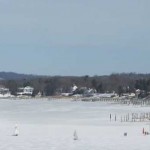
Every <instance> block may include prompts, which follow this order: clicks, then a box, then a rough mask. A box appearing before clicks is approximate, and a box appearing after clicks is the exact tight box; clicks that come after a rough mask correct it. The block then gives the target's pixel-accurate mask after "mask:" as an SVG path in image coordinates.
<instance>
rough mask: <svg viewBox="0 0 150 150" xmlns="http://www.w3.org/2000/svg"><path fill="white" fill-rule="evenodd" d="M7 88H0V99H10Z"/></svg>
mask: <svg viewBox="0 0 150 150" xmlns="http://www.w3.org/2000/svg"><path fill="white" fill-rule="evenodd" d="M12 96H13V95H11V93H10V91H9V89H8V88H5V87H0V98H7V97H12Z"/></svg>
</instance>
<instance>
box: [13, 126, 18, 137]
mask: <svg viewBox="0 0 150 150" xmlns="http://www.w3.org/2000/svg"><path fill="white" fill-rule="evenodd" d="M18 135H19V129H18V125H17V124H16V125H15V132H14V136H18Z"/></svg>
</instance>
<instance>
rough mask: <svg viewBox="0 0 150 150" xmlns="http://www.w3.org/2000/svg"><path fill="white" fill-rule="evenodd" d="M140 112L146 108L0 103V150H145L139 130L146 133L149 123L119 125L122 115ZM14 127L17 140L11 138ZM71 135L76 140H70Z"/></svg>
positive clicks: (149, 144) (144, 138)
mask: <svg viewBox="0 0 150 150" xmlns="http://www.w3.org/2000/svg"><path fill="white" fill-rule="evenodd" d="M142 112H150V108H149V107H141V106H132V105H129V106H128V105H119V104H112V103H104V102H80V101H79V102H78V101H77V102H73V101H68V100H64V101H62V100H61V101H60V100H58V101H57V100H42V99H41V100H6V99H5V100H0V135H1V136H0V149H1V150H127V149H128V150H141V149H143V150H149V148H150V142H149V141H150V135H144V134H143V133H142V132H143V128H144V129H145V130H146V131H148V132H149V127H150V126H149V124H150V122H142V121H141V122H131V121H129V122H124V121H122V122H121V116H123V115H125V114H128V113H130V114H131V113H142ZM110 114H111V120H110ZM115 116H116V117H115ZM115 119H116V121H115ZM15 124H17V126H18V127H19V136H12V134H13V133H14V126H15ZM74 131H77V134H78V138H79V139H78V140H74V139H73V134H74ZM124 133H127V136H124Z"/></svg>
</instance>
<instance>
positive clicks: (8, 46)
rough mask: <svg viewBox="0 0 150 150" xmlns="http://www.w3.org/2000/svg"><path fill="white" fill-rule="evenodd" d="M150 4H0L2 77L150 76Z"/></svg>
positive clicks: (54, 0)
mask: <svg viewBox="0 0 150 150" xmlns="http://www.w3.org/2000/svg"><path fill="white" fill-rule="evenodd" d="M149 16H150V1H149V0H0V71H13V72H18V73H28V74H41V75H79V76H80V75H104V74H111V73H121V72H137V73H150V70H149V66H150V19H149V18H150V17H149Z"/></svg>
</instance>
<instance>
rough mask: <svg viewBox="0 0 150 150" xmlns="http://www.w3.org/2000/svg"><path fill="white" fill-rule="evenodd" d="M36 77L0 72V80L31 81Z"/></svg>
mask: <svg viewBox="0 0 150 150" xmlns="http://www.w3.org/2000/svg"><path fill="white" fill-rule="evenodd" d="M36 77H38V76H37V75H27V74H19V73H14V72H0V80H21V79H33V78H36Z"/></svg>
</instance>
